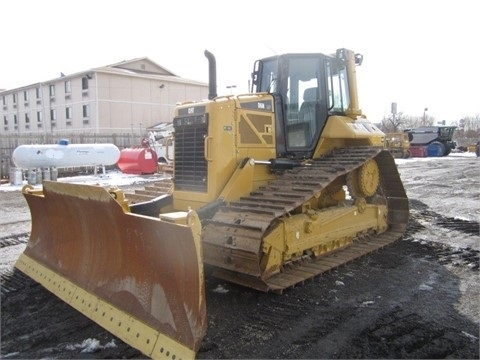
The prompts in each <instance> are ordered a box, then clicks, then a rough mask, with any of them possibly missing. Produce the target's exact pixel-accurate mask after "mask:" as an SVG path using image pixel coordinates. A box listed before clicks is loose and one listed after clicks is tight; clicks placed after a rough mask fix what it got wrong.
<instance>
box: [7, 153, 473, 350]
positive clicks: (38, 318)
mask: <svg viewBox="0 0 480 360" xmlns="http://www.w3.org/2000/svg"><path fill="white" fill-rule="evenodd" d="M467 155H468V154H467ZM467 155H461V154H451V155H450V156H448V157H446V158H435V159H407V160H400V161H398V162H397V164H398V168H399V171H400V174H401V177H402V180H403V182H404V185H405V188H406V190H407V195H408V196H409V202H410V222H409V226H408V229H407V233H406V234H405V236H404V237H403V238H402V239H401V240H399V241H397V242H396V243H394V244H393V245H390V246H388V247H386V248H384V249H382V250H380V251H377V252H375V253H373V254H370V255H368V256H365V257H363V258H361V259H358V260H355V261H353V262H351V263H349V264H348V265H346V266H342V267H340V268H338V269H336V270H333V271H331V272H329V273H327V274H325V275H323V276H320V277H317V278H315V279H313V280H311V281H309V282H307V283H305V284H304V285H301V286H297V287H295V288H292V289H289V290H287V291H285V292H284V293H283V294H282V295H276V294H270V293H267V294H265V293H261V292H258V291H255V290H251V289H246V288H243V287H240V286H237V285H233V284H230V283H226V282H224V281H221V280H218V279H215V278H213V277H212V276H210V275H209V271H208V270H209V269H208V268H207V274H206V294H207V295H206V296H207V314H208V331H207V335H206V337H205V338H204V340H203V342H202V346H201V348H200V351H199V352H198V354H197V357H198V358H200V359H233V358H236V359H238V358H250V359H253V358H255V359H259V358H264V359H285V358H315V359H346V358H364V359H367V358H368V359H370V358H376V359H379V358H382V359H385V358H391V359H399V358H401V359H414V358H415V359H419V358H430V359H431V358H436V359H438V358H456V359H478V358H479V325H480V309H479V300H478V299H479V298H480V281H479V280H480V277H479V250H480V230H479V218H480V159H477V158H475V157H474V156H467ZM0 205H1V208H2V217H1V219H0V225H1V227H2V234H1V235H0V244H1V248H0V251H1V252H0V255H1V257H0V270H1V280H2V287H1V358H2V359H26V358H32V359H33V358H49V359H93V358H95V359H100V358H134V359H137V358H144V356H143V355H142V354H140V353H139V352H138V351H137V350H135V349H133V348H131V347H130V346H128V345H126V344H124V343H123V342H122V341H120V340H118V339H117V338H116V337H114V336H112V335H111V334H109V333H108V332H107V331H105V330H103V329H102V328H101V327H99V326H98V325H96V324H95V323H93V322H92V321H90V320H89V319H88V318H86V317H85V316H83V315H82V314H80V313H79V312H77V311H76V310H74V309H72V308H70V307H69V305H67V304H65V303H63V302H62V301H60V300H59V299H57V298H56V297H55V296H54V295H52V294H50V293H49V292H48V291H47V290H44V289H43V288H42V287H41V286H39V285H37V284H36V283H34V282H33V281H31V280H30V279H28V278H27V277H25V276H24V275H22V274H21V273H20V272H18V271H16V270H14V269H13V268H12V265H13V262H14V261H15V259H16V257H18V254H19V253H20V252H21V251H23V248H24V247H25V243H26V241H27V239H28V231H29V213H28V209H27V207H26V203H25V201H24V200H23V197H22V195H21V194H20V193H19V192H18V191H8V192H0Z"/></svg>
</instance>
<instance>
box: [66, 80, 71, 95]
mask: <svg viewBox="0 0 480 360" xmlns="http://www.w3.org/2000/svg"><path fill="white" fill-rule="evenodd" d="M71 92H72V82H71V81H70V80H67V81H65V94H70V93H71Z"/></svg>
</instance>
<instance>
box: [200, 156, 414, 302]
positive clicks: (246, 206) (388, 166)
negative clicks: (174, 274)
mask: <svg viewBox="0 0 480 360" xmlns="http://www.w3.org/2000/svg"><path fill="white" fill-rule="evenodd" d="M372 158H374V159H375V160H376V161H377V163H378V166H379V168H380V176H381V179H380V180H381V191H382V195H383V196H384V197H385V199H386V201H387V206H388V222H389V224H390V228H389V230H388V231H386V232H384V233H383V234H381V235H378V236H373V235H372V236H367V237H363V238H361V239H360V238H359V239H357V240H356V241H355V242H354V243H353V244H352V245H351V246H348V247H346V248H344V249H342V250H337V251H336V252H335V253H332V254H330V255H328V256H324V257H320V258H318V259H311V258H307V259H304V260H305V261H303V262H301V263H297V264H295V266H293V267H291V268H285V269H284V271H283V272H281V273H280V274H277V275H274V276H273V277H270V278H269V279H268V280H266V281H263V280H261V279H260V271H261V270H260V268H259V267H260V256H261V255H262V251H261V249H262V247H261V244H262V238H263V236H264V235H265V234H266V232H268V231H269V230H270V229H271V228H272V227H273V226H275V224H276V222H277V220H278V219H279V218H281V217H283V216H288V215H289V214H290V213H292V212H294V211H295V210H296V209H298V208H299V207H300V206H302V204H304V203H306V202H308V201H309V200H310V199H311V198H312V197H314V196H315V195H316V194H319V193H320V192H321V191H322V190H323V189H325V188H326V187H327V186H328V185H329V184H331V183H332V182H333V181H334V180H335V179H337V178H338V177H339V176H342V175H346V174H348V173H349V172H351V171H353V170H355V169H357V168H359V167H360V166H362V165H363V164H364V163H365V162H366V161H367V160H369V159H372ZM407 222H408V200H407V197H406V194H405V190H404V188H403V185H402V182H401V180H400V176H399V174H398V171H397V168H396V166H395V162H394V160H393V158H392V156H391V155H390V154H389V153H388V151H385V150H382V149H377V148H372V147H355V148H346V149H338V150H335V151H333V152H332V153H330V154H328V155H326V156H324V157H322V158H320V159H316V160H314V161H312V162H311V163H309V164H307V165H305V166H301V167H298V168H294V169H292V170H288V171H285V173H283V174H281V175H279V176H278V177H277V179H276V180H274V181H272V182H271V183H269V184H268V185H267V186H265V187H262V188H260V189H258V190H256V191H253V192H252V193H251V194H250V195H249V196H246V197H243V198H241V199H239V200H238V201H235V202H231V203H230V204H228V205H225V206H224V207H222V208H221V209H220V210H219V211H218V212H217V213H216V214H215V216H214V217H213V218H212V219H211V220H209V221H208V222H207V223H206V226H205V227H204V230H203V234H204V236H203V243H204V254H205V255H204V256H205V261H206V263H208V264H211V265H214V266H216V265H218V264H222V263H223V262H225V258H228V259H229V261H230V262H231V264H236V266H238V268H239V269H241V270H240V271H241V272H235V271H231V270H228V269H220V268H219V269H218V270H217V271H216V272H215V275H216V276H218V277H221V278H224V279H226V280H230V281H234V282H236V283H240V284H243V285H246V286H251V287H254V288H257V289H259V290H263V291H270V290H273V291H277V292H281V291H282V290H283V289H285V288H288V287H292V286H294V285H295V284H297V283H301V282H303V281H305V280H307V279H310V278H312V277H314V276H316V275H319V274H321V273H323V272H326V271H329V270H331V269H333V268H336V267H338V266H340V265H343V264H345V263H348V262H349V261H351V260H353V259H356V258H358V257H361V256H363V255H365V254H368V253H371V252H373V251H375V250H377V249H380V248H382V247H384V246H386V245H388V244H390V243H392V242H394V241H395V240H397V239H398V238H400V237H401V236H402V234H403V233H404V231H405V228H406V225H407ZM232 239H234V240H232Z"/></svg>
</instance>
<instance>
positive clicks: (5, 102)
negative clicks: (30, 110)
mask: <svg viewBox="0 0 480 360" xmlns="http://www.w3.org/2000/svg"><path fill="white" fill-rule="evenodd" d="M2 100H3V107H6V106H7V97H6V96H5V95H3V96H2Z"/></svg>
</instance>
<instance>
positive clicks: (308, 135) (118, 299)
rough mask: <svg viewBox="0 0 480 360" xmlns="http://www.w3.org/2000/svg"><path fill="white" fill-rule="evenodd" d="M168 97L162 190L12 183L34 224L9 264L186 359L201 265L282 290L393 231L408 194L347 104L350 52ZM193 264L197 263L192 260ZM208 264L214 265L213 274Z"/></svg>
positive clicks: (200, 300)
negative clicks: (169, 129) (167, 188)
mask: <svg viewBox="0 0 480 360" xmlns="http://www.w3.org/2000/svg"><path fill="white" fill-rule="evenodd" d="M205 56H206V57H207V59H208V63H209V96H208V97H209V98H208V100H204V101H198V102H188V103H184V104H180V105H179V106H177V107H176V109H175V116H174V119H173V126H174V136H175V149H174V153H175V154H174V158H175V161H174V173H173V186H174V188H173V192H172V193H170V194H164V195H160V196H158V197H157V198H155V199H152V200H150V201H146V202H140V203H135V204H134V203H132V202H131V201H129V199H128V197H126V195H125V193H124V192H122V191H121V190H120V189H108V188H103V187H100V186H89V185H81V184H66V183H62V182H51V181H45V182H44V183H43V188H42V190H35V189H32V188H31V187H29V186H28V185H26V186H25V188H24V189H23V194H24V196H25V198H26V200H27V202H28V205H29V208H30V212H31V216H32V230H31V235H30V239H29V242H28V245H27V248H26V249H25V251H24V253H23V254H22V255H21V256H20V258H19V259H18V261H17V262H16V267H17V268H18V269H20V270H21V271H23V272H24V273H26V274H27V275H28V276H30V277H31V278H33V279H34V280H35V281H37V282H39V283H41V284H42V285H43V286H44V287H46V288H47V289H48V290H50V291H51V292H53V293H54V294H55V295H56V296H58V297H60V298H61V299H63V300H64V301H65V302H67V303H69V304H70V305H71V306H73V307H74V308H75V309H77V310H78V311H80V312H81V313H83V314H85V315H86V316H88V317H89V318H91V319H92V320H93V321H95V322H97V323H98V324H100V325H101V326H102V327H104V328H105V329H107V330H108V331H110V332H111V333H112V334H114V335H116V336H118V337H119V338H120V339H122V340H123V341H125V342H126V343H128V344H130V345H131V346H133V347H135V348H137V349H139V350H140V351H141V352H142V353H143V354H145V355H147V356H149V357H152V358H168V359H187V358H193V357H195V356H196V352H197V351H198V349H199V347H200V344H201V342H202V339H203V337H204V335H205V334H206V331H207V314H206V304H205V286H204V276H205V275H204V270H205V269H207V267H208V270H209V271H208V273H209V275H208V276H216V277H219V278H221V279H225V280H228V281H230V282H233V283H236V284H240V285H242V286H246V287H250V288H254V289H257V290H259V291H265V292H269V291H271V292H276V293H281V292H282V291H284V290H285V289H288V288H291V287H293V286H294V285H296V284H301V283H303V282H304V281H305V280H307V279H311V278H313V277H315V276H317V275H319V274H321V273H323V272H325V271H329V270H331V269H332V268H335V267H337V266H339V265H342V264H345V263H347V262H349V261H351V260H353V259H356V258H358V257H361V256H363V255H366V254H368V253H370V252H372V251H375V250H377V249H379V248H382V247H383V246H386V245H388V244H390V243H392V242H394V241H395V240H397V239H399V238H400V237H401V236H402V235H403V234H404V232H405V229H406V225H407V222H408V212H409V209H408V199H407V197H406V194H405V190H404V187H403V184H402V182H401V179H400V176H399V173H398V171H397V168H396V165H395V162H394V158H393V156H392V155H391V153H390V152H389V151H388V150H386V149H385V144H384V141H385V139H384V138H385V135H384V133H383V132H381V131H380V130H379V129H378V128H377V127H375V126H374V125H373V124H372V123H371V122H369V121H368V120H367V119H366V117H365V116H364V115H362V112H361V110H360V108H359V104H358V96H357V83H356V75H355V74H356V67H357V66H358V65H361V63H362V60H363V57H362V55H360V54H356V53H354V52H353V51H351V50H347V49H339V50H337V51H336V52H335V53H334V54H329V55H324V54H314V53H307V54H284V55H278V56H272V57H268V58H264V59H261V60H258V61H256V62H255V64H254V69H253V73H252V82H251V84H252V88H251V93H249V94H239V95H227V96H218V95H217V93H216V88H217V84H216V60H215V57H214V55H213V54H212V53H210V52H208V51H205ZM204 266H205V268H204ZM210 274H211V275H210Z"/></svg>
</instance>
